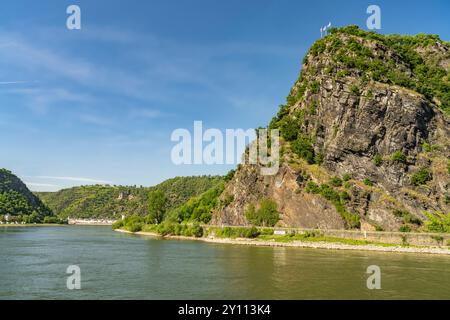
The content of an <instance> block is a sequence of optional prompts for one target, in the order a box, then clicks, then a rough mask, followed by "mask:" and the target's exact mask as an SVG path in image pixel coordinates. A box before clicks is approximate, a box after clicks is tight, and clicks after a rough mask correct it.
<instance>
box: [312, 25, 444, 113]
mask: <svg viewBox="0 0 450 320" xmlns="http://www.w3.org/2000/svg"><path fill="white" fill-rule="evenodd" d="M341 34H345V35H346V36H355V37H358V38H355V37H353V38H352V37H351V38H350V39H349V40H347V41H346V42H345V43H343V42H342V41H341V40H340V39H339V38H338V37H339V35H341ZM360 39H367V40H371V41H375V42H377V43H379V44H381V45H384V46H386V47H388V48H389V49H390V50H392V51H394V52H395V53H396V54H397V55H398V56H399V57H400V58H401V60H402V61H403V62H404V64H405V67H406V68H408V70H404V69H400V68H398V67H397V66H396V64H395V62H394V61H393V60H387V59H382V58H380V57H377V56H374V55H373V53H372V51H371V50H370V49H369V48H368V47H366V46H365V45H364V44H363V43H362V42H360V41H361V40H360ZM325 41H327V42H328V43H330V44H331V45H329V46H328V49H327V47H326V45H325V46H324V44H323V42H325ZM320 42H321V43H322V44H320V45H318V46H316V47H315V48H316V50H312V51H310V52H311V53H313V52H314V53H318V52H320V51H321V50H324V49H323V48H324V47H325V50H329V51H330V52H332V53H333V57H334V61H335V62H336V63H338V64H341V65H343V66H344V67H345V68H348V69H355V70H357V71H358V72H364V74H366V75H369V76H370V77H371V78H372V79H373V80H375V81H380V82H384V83H389V84H395V85H399V86H403V87H406V88H408V89H412V90H415V91H417V92H419V93H421V94H423V95H424V96H425V97H426V98H428V99H429V100H430V101H431V100H433V98H437V99H438V100H439V101H440V102H441V105H440V107H441V109H442V110H443V111H444V112H445V113H447V114H449V112H450V81H448V79H447V80H445V79H446V78H448V73H447V71H446V70H445V69H444V68H443V67H442V66H440V65H438V64H437V63H435V61H434V60H433V59H424V57H422V56H421V55H420V54H419V53H418V52H417V51H416V49H417V48H419V47H420V48H426V47H428V46H431V45H434V44H435V43H436V42H440V43H442V41H441V40H440V39H439V37H438V36H436V35H423V34H419V35H417V36H399V35H381V34H377V33H375V32H366V31H363V30H361V29H359V28H358V27H357V26H348V27H344V28H339V29H333V32H332V33H331V35H329V36H327V37H326V38H324V39H322V40H320ZM318 48H321V50H318ZM347 72H348V71H346V70H343V71H340V72H338V73H339V74H337V76H338V77H341V76H344V75H346V74H347ZM352 91H353V90H352Z"/></svg>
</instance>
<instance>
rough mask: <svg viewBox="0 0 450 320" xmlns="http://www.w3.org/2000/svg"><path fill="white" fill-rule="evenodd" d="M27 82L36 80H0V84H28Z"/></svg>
mask: <svg viewBox="0 0 450 320" xmlns="http://www.w3.org/2000/svg"><path fill="white" fill-rule="evenodd" d="M28 83H36V81H0V85H11V84H28Z"/></svg>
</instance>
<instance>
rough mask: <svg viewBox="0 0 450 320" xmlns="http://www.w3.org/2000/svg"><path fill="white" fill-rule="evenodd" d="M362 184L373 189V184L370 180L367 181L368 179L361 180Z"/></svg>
mask: <svg viewBox="0 0 450 320" xmlns="http://www.w3.org/2000/svg"><path fill="white" fill-rule="evenodd" d="M363 183H364V184H365V185H366V186H369V187H373V182H372V180H370V179H368V178H366V179H364V180H363Z"/></svg>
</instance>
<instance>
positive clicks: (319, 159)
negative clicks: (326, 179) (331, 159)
mask: <svg viewBox="0 0 450 320" xmlns="http://www.w3.org/2000/svg"><path fill="white" fill-rule="evenodd" d="M324 158H325V156H324V155H323V154H322V153H316V155H315V156H314V163H315V164H318V165H321V164H322V163H323V161H324Z"/></svg>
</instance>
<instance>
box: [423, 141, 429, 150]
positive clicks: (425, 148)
mask: <svg viewBox="0 0 450 320" xmlns="http://www.w3.org/2000/svg"><path fill="white" fill-rule="evenodd" d="M422 151H423V152H431V145H430V144H429V143H427V142H424V143H423V144H422Z"/></svg>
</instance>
